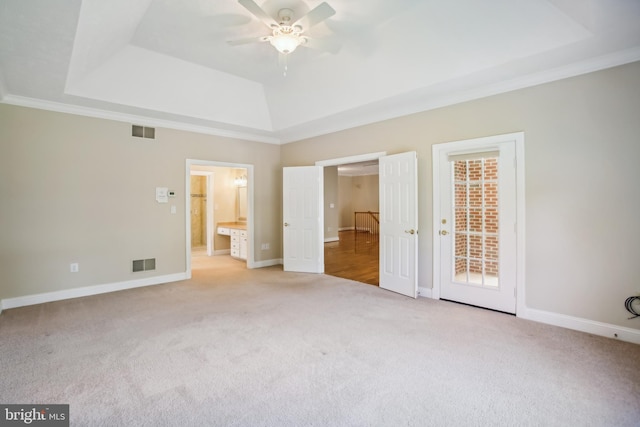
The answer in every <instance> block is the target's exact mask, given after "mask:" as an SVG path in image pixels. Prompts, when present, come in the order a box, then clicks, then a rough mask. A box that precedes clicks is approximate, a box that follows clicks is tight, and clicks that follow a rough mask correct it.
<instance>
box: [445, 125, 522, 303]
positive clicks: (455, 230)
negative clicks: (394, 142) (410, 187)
mask: <svg viewBox="0 0 640 427" xmlns="http://www.w3.org/2000/svg"><path fill="white" fill-rule="evenodd" d="M465 142H467V141H462V142H461V143H462V145H459V146H457V147H456V146H455V143H451V144H454V145H450V148H448V149H444V150H440V151H439V159H438V161H439V165H438V169H439V179H438V181H439V193H440V201H439V204H440V215H439V217H437V218H436V220H437V221H438V228H436V230H434V232H435V233H436V234H437V235H439V237H438V238H439V242H440V266H439V267H440V298H442V299H448V300H452V301H458V302H462V303H465V304H471V305H475V306H480V307H485V308H490V309H493V310H498V311H503V312H507V313H515V311H516V293H515V291H516V265H517V261H516V259H517V256H516V254H517V239H516V237H517V233H516V230H517V228H516V161H515V158H516V154H515V153H516V151H515V141H513V140H510V141H509V140H507V141H504V140H502V141H501V140H500V139H499V138H498V139H497V140H494V141H491V140H490V138H489V140H488V141H486V142H485V143H484V145H482V144H481V145H479V146H472V147H473V148H468V147H469V144H464V143H465ZM476 145H477V144H476ZM462 147H467V148H462ZM461 148H462V150H461ZM434 161H436V159H435V158H434ZM435 214H436V213H434V215H435Z"/></svg>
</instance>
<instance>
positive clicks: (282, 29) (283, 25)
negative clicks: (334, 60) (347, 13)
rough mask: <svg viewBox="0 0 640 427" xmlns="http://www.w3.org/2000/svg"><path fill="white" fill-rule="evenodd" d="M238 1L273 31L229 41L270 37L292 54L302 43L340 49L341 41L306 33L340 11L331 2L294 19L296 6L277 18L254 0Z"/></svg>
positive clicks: (279, 49)
mask: <svg viewBox="0 0 640 427" xmlns="http://www.w3.org/2000/svg"><path fill="white" fill-rule="evenodd" d="M238 3H240V4H241V5H242V6H244V7H245V8H246V9H247V10H248V11H249V12H251V13H252V14H253V15H254V16H255V17H256V18H258V19H259V20H260V21H262V22H263V23H264V24H265V25H266V26H267V27H269V29H270V30H271V34H270V35H267V36H260V37H251V38H248V39H240V40H231V41H228V42H227V43H229V44H230V45H231V46H237V45H242V44H247V43H258V42H267V41H268V42H270V43H271V45H272V46H273V47H275V48H276V49H277V50H278V52H280V53H281V54H283V55H288V54H290V53H291V52H293V51H294V50H296V48H297V47H298V46H305V47H310V48H312V49H319V50H324V51H327V52H331V53H337V51H338V50H339V49H340V45H339V44H337V43H332V42H330V41H328V40H326V39H314V38H310V37H309V36H308V35H306V34H305V32H306V31H307V30H308V29H309V28H311V27H313V26H314V25H316V24H319V23H321V22H322V21H324V20H325V19H327V18H329V17H331V16H333V15H334V14H335V13H336V11H335V10H334V9H333V8H332V7H331V6H329V4H328V3H327V2H322V3H320V4H319V5H318V6H316V7H315V8H314V9H312V10H311V11H310V12H309V13H307V14H306V15H305V16H303V17H301V18H299V19H298V20H297V21H295V22H292V21H293V16H294V15H293V10H291V9H286V8H285V9H280V11H278V18H277V20H276V19H274V18H272V17H271V16H269V14H268V13H267V12H265V11H264V10H263V9H262V8H261V7H260V6H258V5H257V4H256V3H255V2H254V1H253V0H238Z"/></svg>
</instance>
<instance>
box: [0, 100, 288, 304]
mask: <svg viewBox="0 0 640 427" xmlns="http://www.w3.org/2000/svg"><path fill="white" fill-rule="evenodd" d="M130 135H131V126H130V124H127V123H122V122H116V121H110V120H102V119H95V118H88V117H81V116H74V115H69V114H62V113H55V112H49V111H43V110H35V109H29V108H22V107H14V106H9V105H4V104H0V149H1V150H0V153H1V154H0V218H1V220H0V236H1V239H0V271H2V280H1V281H0V299H6V298H12V297H19V296H26V295H33V294H38V293H43V292H51V291H58V290H65V289H70V288H75V287H81V286H90V285H97V284H106V283H116V282H121V281H127V280H134V279H140V278H144V277H149V276H160V275H166V274H174V273H181V272H184V271H185V270H186V264H185V263H186V260H185V258H186V256H185V252H186V249H185V244H186V236H185V232H186V224H185V220H186V218H185V185H186V183H185V167H186V159H200V160H211V161H221V162H229V163H243V164H253V165H254V173H255V181H254V185H255V205H254V206H255V207H254V209H255V210H254V214H255V227H254V231H255V236H253V242H252V243H253V244H252V247H258V248H259V247H260V246H261V243H267V242H268V243H270V247H271V249H270V250H266V251H256V252H255V257H256V260H257V261H261V260H272V259H279V258H280V257H281V255H280V254H281V227H280V223H281V212H280V211H281V202H280V201H281V198H282V196H281V193H282V192H281V187H282V184H281V183H282V178H281V177H282V172H281V166H280V146H277V145H271V144H262V143H257V142H250V141H239V140H233V139H230V138H223V137H215V136H210V135H201V134H195V133H189V132H184V131H178V130H171V129H163V128H158V129H156V139H155V140H149V139H141V138H133V137H131V136H130ZM159 186H162V187H169V189H170V190H173V191H175V192H176V197H175V198H173V199H170V203H169V204H159V203H157V202H156V201H155V188H156V187H159ZM171 204H175V205H176V207H177V213H176V214H171V213H170V206H171ZM151 257H155V258H156V259H157V265H156V270H155V271H148V272H142V273H135V274H134V273H131V261H132V260H133V259H141V258H151ZM71 262H78V263H79V264H80V272H78V273H70V272H69V263H71Z"/></svg>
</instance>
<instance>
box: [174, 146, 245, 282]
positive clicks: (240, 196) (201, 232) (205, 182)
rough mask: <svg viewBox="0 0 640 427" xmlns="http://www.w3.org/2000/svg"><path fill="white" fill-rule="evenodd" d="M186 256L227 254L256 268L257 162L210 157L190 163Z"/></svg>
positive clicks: (201, 258) (201, 259)
mask: <svg viewBox="0 0 640 427" xmlns="http://www.w3.org/2000/svg"><path fill="white" fill-rule="evenodd" d="M185 179H186V192H185V193H186V195H187V197H186V203H185V206H186V220H185V228H186V260H187V274H188V275H189V277H190V276H191V269H192V262H193V261H194V260H195V259H197V260H198V263H199V264H201V263H202V262H207V261H206V260H207V259H211V260H212V259H213V258H211V257H220V256H226V257H229V258H230V259H231V260H233V261H235V262H241V263H244V264H245V265H246V266H247V267H249V268H252V266H253V263H254V256H253V249H252V245H251V244H250V238H249V237H250V236H251V235H253V233H252V230H253V220H252V218H253V190H252V183H253V166H252V165H247V164H236V163H222V162H215V161H206V160H191V159H188V160H187V164H186V176H185Z"/></svg>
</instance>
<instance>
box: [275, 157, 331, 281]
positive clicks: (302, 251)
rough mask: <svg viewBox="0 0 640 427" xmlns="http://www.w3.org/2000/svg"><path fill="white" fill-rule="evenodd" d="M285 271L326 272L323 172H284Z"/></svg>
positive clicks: (305, 169) (305, 168)
mask: <svg viewBox="0 0 640 427" xmlns="http://www.w3.org/2000/svg"><path fill="white" fill-rule="evenodd" d="M282 181H283V188H282V199H283V209H282V216H283V264H284V271H298V272H305V273H323V272H324V246H323V244H324V243H323V242H324V239H323V222H324V210H323V209H322V206H323V202H322V201H323V196H324V195H323V187H324V182H323V168H322V167H321V166H302V167H286V168H283V180H282Z"/></svg>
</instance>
